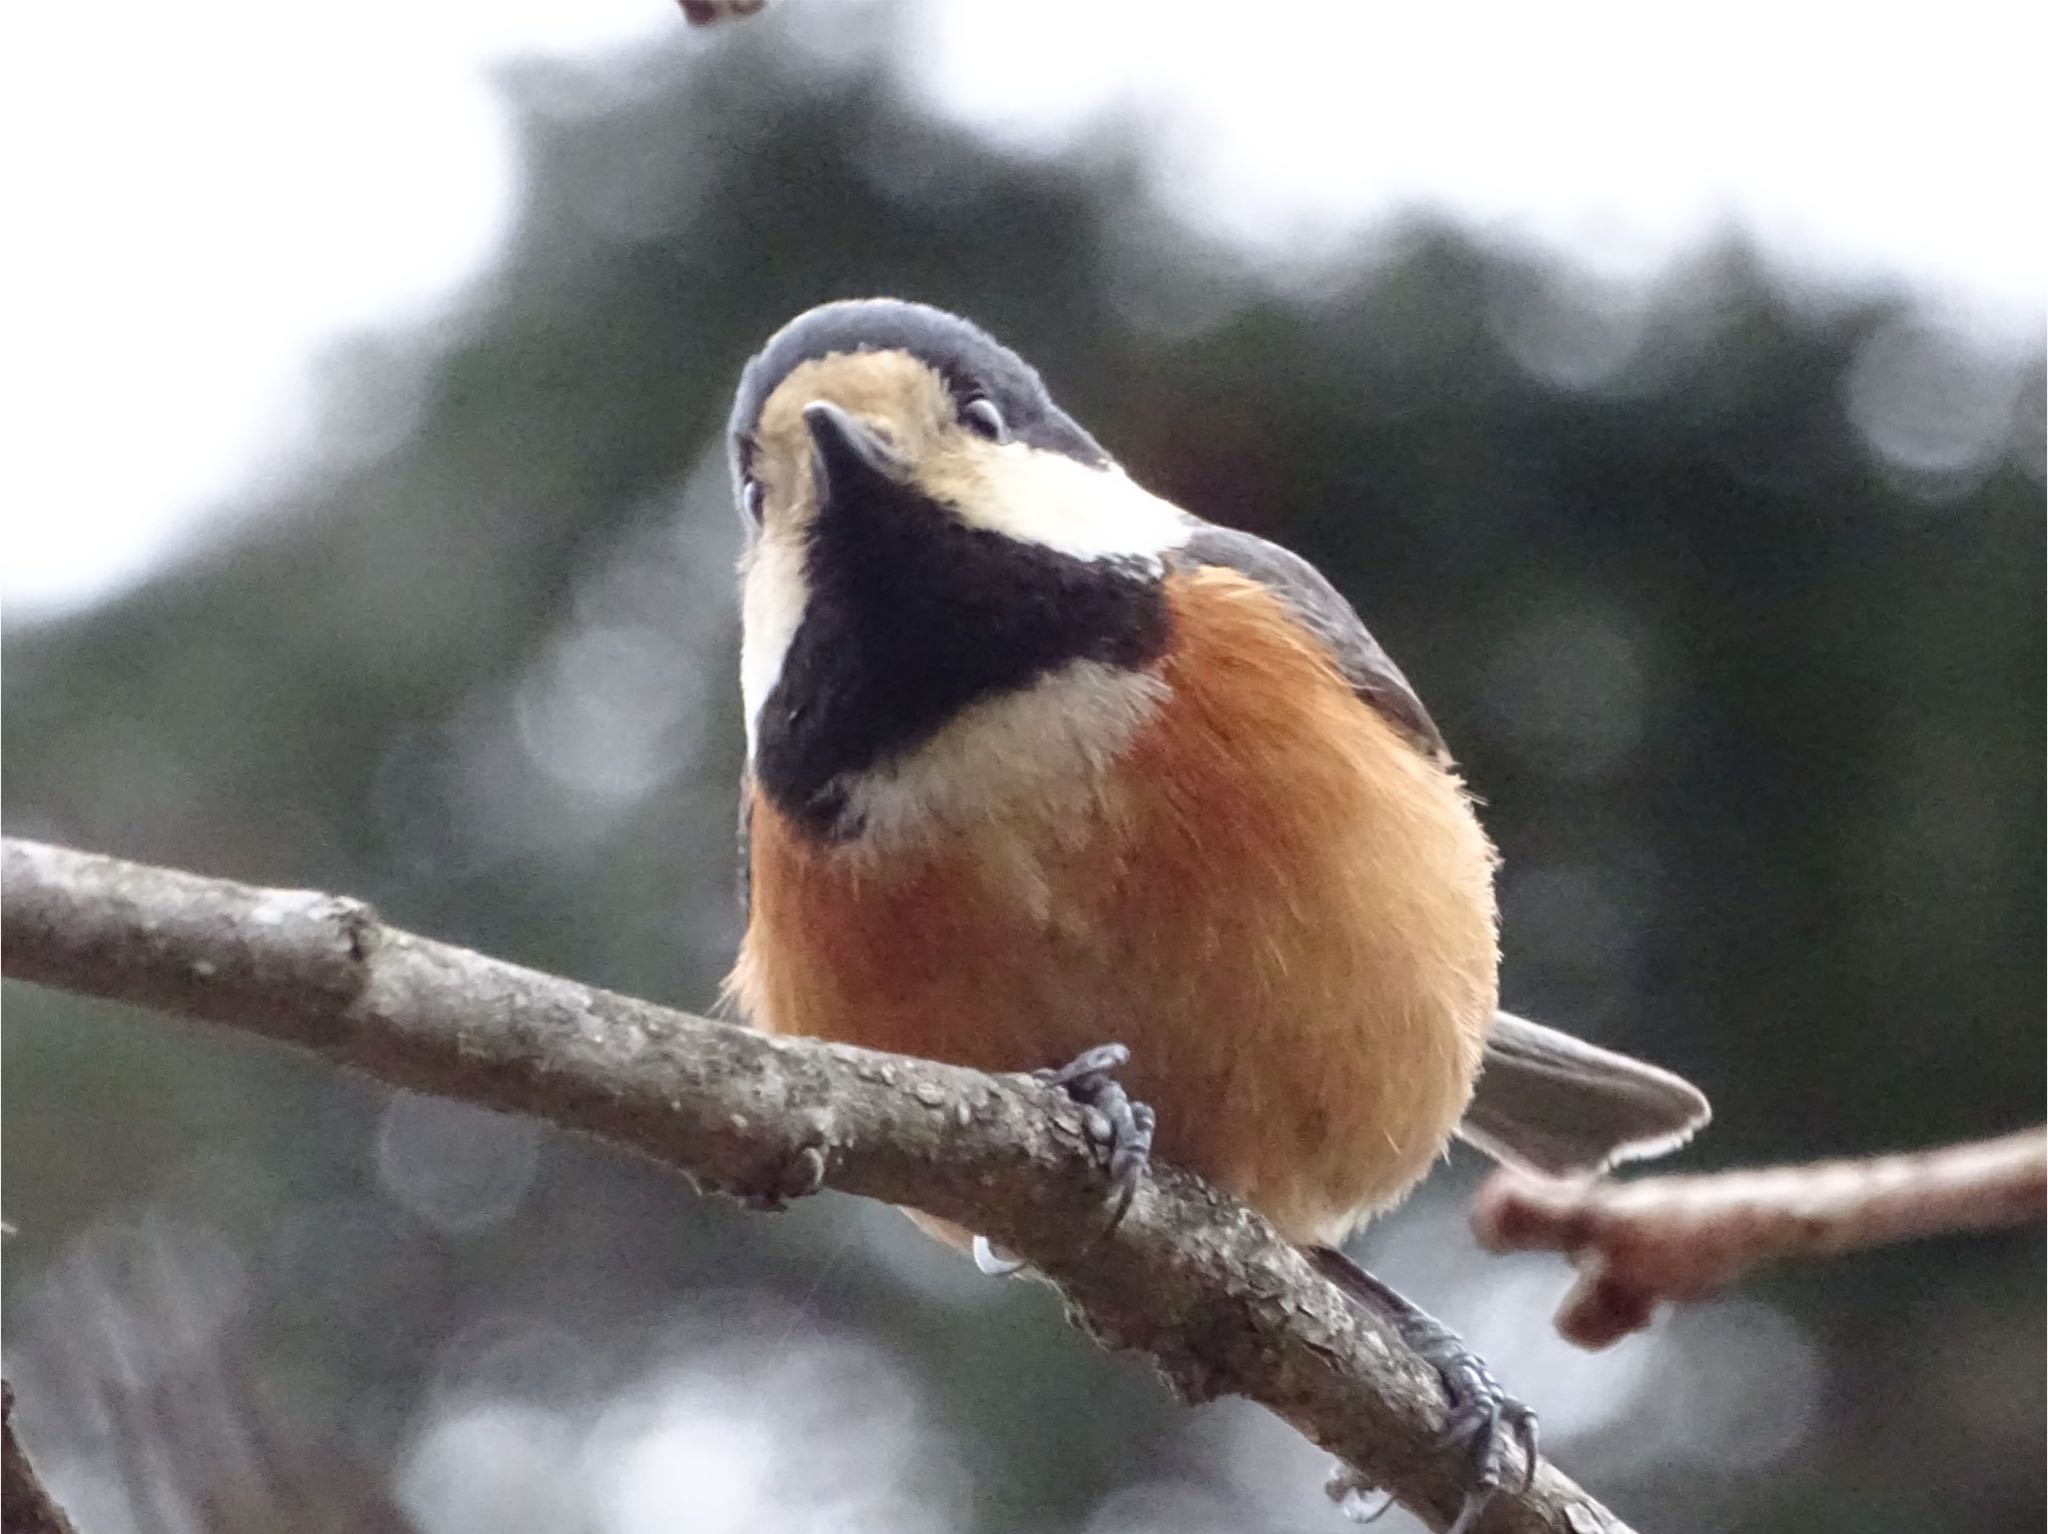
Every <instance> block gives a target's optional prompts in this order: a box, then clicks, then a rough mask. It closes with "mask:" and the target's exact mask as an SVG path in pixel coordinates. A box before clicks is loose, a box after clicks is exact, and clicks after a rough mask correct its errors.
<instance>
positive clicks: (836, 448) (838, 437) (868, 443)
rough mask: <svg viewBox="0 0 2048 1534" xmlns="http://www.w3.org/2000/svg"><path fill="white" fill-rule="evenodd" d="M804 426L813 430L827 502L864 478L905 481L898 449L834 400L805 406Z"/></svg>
mask: <svg viewBox="0 0 2048 1534" xmlns="http://www.w3.org/2000/svg"><path fill="white" fill-rule="evenodd" d="M804 425H805V426H807V427H809V428H810V432H811V448H812V450H813V452H815V453H816V455H817V460H818V473H819V476H820V478H821V479H822V480H823V485H822V486H821V488H822V489H823V491H824V492H825V498H826V499H828V500H829V499H831V497H832V494H833V493H834V492H836V491H843V490H846V489H848V488H849V487H851V486H852V485H854V484H856V483H858V482H859V481H861V480H864V479H866V480H872V479H880V480H884V481H887V482H888V483H890V484H896V483H898V482H900V481H901V480H902V478H903V475H904V471H905V468H906V465H905V464H904V462H903V460H902V458H900V457H899V456H898V455H897V453H896V451H895V449H893V448H891V447H890V446H889V444H888V443H886V442H884V441H883V440H882V438H881V437H880V436H879V435H878V434H877V433H876V432H875V430H874V428H873V427H871V426H868V425H867V424H866V423H864V422H863V421H861V420H860V419H859V418H858V417H857V416H854V415H852V414H849V413H848V412H847V411H845V410H842V409H841V408H840V407H839V406H837V405H835V404H833V403H832V402H831V401H830V400H823V399H820V400H813V401H811V403H810V404H808V405H806V406H804Z"/></svg>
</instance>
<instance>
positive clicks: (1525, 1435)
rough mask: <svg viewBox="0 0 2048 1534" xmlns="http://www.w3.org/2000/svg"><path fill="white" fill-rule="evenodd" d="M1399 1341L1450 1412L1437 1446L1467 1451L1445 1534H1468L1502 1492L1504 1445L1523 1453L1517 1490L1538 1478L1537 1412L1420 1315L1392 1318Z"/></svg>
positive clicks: (1436, 1323)
mask: <svg viewBox="0 0 2048 1534" xmlns="http://www.w3.org/2000/svg"><path fill="white" fill-rule="evenodd" d="M1394 1324H1395V1325H1396V1326H1397V1327H1398V1328H1399V1329H1400V1332H1401V1335H1402V1338H1403V1340H1404V1341H1406V1342H1407V1344H1408V1345H1409V1346H1410V1347H1411V1348H1413V1349H1414V1350H1415V1352H1416V1355H1417V1356H1418V1357H1420V1358H1421V1359H1422V1360H1423V1361H1424V1362H1425V1363H1427V1364H1429V1365H1430V1366H1431V1367H1432V1368H1434V1369H1435V1370H1436V1372H1437V1377H1438V1378H1439V1379H1441V1380H1442V1381H1443V1386H1444V1394H1445V1395H1446V1396H1448V1397H1449V1398H1450V1410H1449V1411H1448V1412H1446V1413H1445V1415H1444V1428H1443V1432H1442V1433H1441V1434H1439V1435H1438V1437H1437V1447H1438V1448H1440V1449H1449V1448H1454V1447H1459V1446H1463V1448H1464V1450H1465V1465H1466V1476H1465V1483H1464V1489H1465V1501H1464V1505H1463V1506H1462V1507H1460V1508H1459V1509H1458V1517H1457V1520H1456V1521H1455V1522H1454V1523H1452V1525H1451V1527H1450V1529H1449V1530H1448V1534H1468V1531H1469V1530H1470V1529H1471V1528H1472V1527H1473V1526H1474V1525H1475V1524H1477V1523H1478V1522H1479V1519H1480V1516H1481V1515H1482V1514H1483V1513H1484V1512H1485V1511H1486V1505H1487V1503H1489V1502H1490V1501H1492V1500H1493V1494H1494V1493H1495V1492H1496V1491H1498V1490H1499V1489H1500V1484H1501V1475H1502V1472H1503V1469H1504V1468H1505V1463H1506V1458H1507V1446H1508V1444H1509V1443H1510V1442H1513V1443H1514V1444H1515V1445H1516V1447H1518V1448H1519V1449H1520V1450H1521V1451H1522V1474H1521V1478H1520V1480H1519V1482H1518V1484H1517V1488H1516V1489H1517V1491H1527V1490H1528V1489H1529V1486H1530V1483H1532V1482H1533V1481H1534V1480H1535V1479H1536V1454H1537V1442H1536V1413H1535V1412H1533V1411H1531V1410H1530V1409H1529V1408H1528V1407H1527V1406H1525V1405H1523V1404H1522V1403H1521V1402H1520V1401H1518V1400H1516V1399H1515V1398H1514V1397H1513V1396H1511V1395H1509V1394H1508V1393H1507V1392H1506V1391H1505V1390H1503V1389H1502V1388H1501V1384H1500V1381H1499V1380H1497V1379H1495V1378H1494V1377H1493V1371H1492V1370H1491V1369H1489V1368H1487V1367H1486V1363H1485V1360H1483V1359H1481V1358H1480V1356H1479V1355H1478V1354H1477V1353H1475V1352H1473V1351H1472V1349H1471V1348H1469V1347H1467V1346H1466V1345H1465V1342H1464V1340H1463V1339H1462V1338H1461V1337H1459V1336H1458V1334H1457V1333H1456V1332H1454V1331H1452V1330H1451V1329H1450V1328H1449V1327H1447V1326H1445V1325H1443V1324H1442V1323H1441V1322H1439V1321H1437V1320H1435V1319H1434V1318H1433V1317H1431V1316H1428V1315H1426V1314H1424V1313H1423V1312H1421V1311H1419V1310H1418V1311H1414V1312H1413V1313H1412V1314H1409V1315H1400V1316H1396V1317H1395V1318H1394Z"/></svg>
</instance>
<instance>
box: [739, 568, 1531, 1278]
mask: <svg viewBox="0 0 2048 1534" xmlns="http://www.w3.org/2000/svg"><path fill="white" fill-rule="evenodd" d="M1167 589H1168V600H1169V605H1170V608H1171V612H1172V617H1173V640H1172V643H1171V645H1170V648H1169V649H1168V651H1167V653H1166V655H1165V657H1164V658H1163V659H1162V660H1161V662H1160V663H1159V679H1160V681H1161V682H1162V683H1163V684H1164V685H1163V687H1162V689H1161V690H1160V696H1159V699H1158V702H1157V704H1156V706H1155V708H1154V709H1153V711H1152V712H1151V714H1150V716H1149V717H1148V718H1145V719H1144V720H1143V722H1142V723H1140V724H1139V725H1138V726H1137V727H1136V728H1135V730H1134V731H1133V732H1132V733H1131V735H1130V738H1129V739H1128V741H1126V742H1124V743H1123V744H1122V746H1121V748H1120V750H1118V751H1117V752H1116V753H1115V754H1114V755H1113V756H1111V757H1110V758H1109V759H1108V760H1107V761H1104V762H1099V763H1096V762H1086V761H1082V760H1079V759H1077V761H1076V763H1075V765H1074V767H1073V769H1072V771H1071V772H1070V773H1068V774H1066V775H1065V776H1063V777H1060V778H1057V779H1052V780H1048V779H1047V778H1046V777H1045V776H1044V775H1043V774H1038V775H1035V776H1034V775H1030V774H1025V775H1024V776H1025V777H1027V778H1028V779H1029V791H1028V792H1023V793H1014V794H1013V793H1011V792H1009V791H1008V790H1007V787H1006V785H1003V784H1000V783H991V784H990V785H989V789H990V792H989V803H990V806H991V807H990V809H989V812H988V813H987V814H986V815H984V816H980V817H969V818H967V819H964V820H961V819H954V820H951V821H948V822H946V823H944V824H934V825H933V826H932V827H931V828H930V830H929V832H928V834H925V835H922V836H918V837H914V838H909V839H906V840H904V841H903V842H902V843H901V844H900V845H897V846H892V847H889V848H882V849H878V848H867V847H863V846H862V844H861V842H860V841H859V840H858V839H856V840H854V841H850V842H844V843H836V844H835V843H829V842H825V841H822V840H818V839H815V838H812V837H809V836H807V835H805V834H804V833H802V832H801V831H799V830H798V829H796V828H795V827H794V826H793V825H792V824H791V823H790V822H789V821H788V820H787V819H786V818H785V817H784V816H783V815H782V814H781V813H779V812H778V811H777V810H776V809H775V808H774V806H773V805H771V804H769V803H767V802H765V801H763V800H761V799H760V798H758V797H757V798H756V800H755V803H754V806H753V838H752V860H753V865H752V890H753V894H752V913H751V920H750V924H749V927H748V931H747V935H746V941H745V944H744V945H743V947H742V950H741V955H740V960H739V964H738V967H737V968H736V969H735V971H734V973H733V976H732V979H731V981H730V982H729V985H730V988H731V990H732V992H733V994H734V995H735V996H736V997H737V998H738V1000H739V1001H740V1003H741V1005H742V1006H743V1008H744V1009H745V1011H746V1012H747V1014H748V1015H749V1016H750V1017H751V1018H752V1020H753V1021H754V1022H755V1023H757V1024H758V1025H760V1026H762V1027H764V1028H767V1029H769V1030H771V1031H775V1032H783V1033H801V1034H812V1035H817V1036H820V1037H824V1038H830V1039H837V1040H842V1041H845V1042H849V1043H855V1044H863V1045H867V1046H870V1047H873V1048H877V1049H887V1050H895V1051H900V1052H903V1053H906V1054H914V1055H924V1056H929V1057H933V1058H937V1059H943V1060H950V1061H955V1062H958V1063H960V1064H964V1065H973V1066H978V1067H981V1068H983V1069H987V1070H994V1071H1013V1070H1029V1069H1032V1068H1034V1067H1037V1066H1043V1065H1055V1064H1060V1063H1063V1062H1064V1061H1066V1060H1068V1059H1070V1058H1072V1057H1073V1056H1075V1055H1077V1054H1079V1053H1080V1052H1081V1051H1082V1050H1083V1049H1086V1048H1088V1047H1090V1046H1092V1045H1095V1044H1099V1043H1103V1042H1105V1041H1107V1040H1112V1039H1114V1040H1120V1041H1121V1042H1123V1043H1125V1044H1128V1045H1129V1046H1130V1048H1131V1057H1132V1058H1131V1064H1130V1065H1129V1067H1128V1068H1127V1069H1125V1070H1124V1071H1123V1072H1121V1073H1120V1078H1121V1079H1122V1080H1123V1082H1124V1083H1125V1085H1126V1086H1127V1087H1128V1088H1129V1089H1130V1091H1131V1093H1132V1095H1133V1096H1134V1097H1136V1098H1138V1099H1139V1100H1141V1101H1145V1102H1149V1103H1150V1104H1152V1106H1153V1107H1154V1108H1155V1109H1156V1110H1157V1112H1158V1115H1159V1126H1158V1138H1157V1142H1156V1152H1157V1154H1158V1155H1159V1156H1160V1157H1161V1158H1162V1159H1164V1160H1167V1161H1172V1162H1175V1163H1178V1164H1180V1165H1183V1166H1186V1167H1188V1168H1190V1169H1191V1170H1193V1171H1196V1172H1198V1173H1200V1174H1202V1175H1203V1176H1205V1177H1208V1178H1209V1179H1211V1180H1212V1181H1214V1182H1216V1183H1217V1184H1219V1185H1220V1186H1222V1187H1225V1188H1228V1189H1230V1190H1231V1191H1233V1192H1235V1193H1238V1194H1240V1195H1242V1196H1243V1197H1244V1198H1246V1199H1247V1200H1249V1201H1250V1202H1251V1203H1252V1204H1253V1205H1255V1206H1256V1207H1257V1208H1259V1209H1260V1210H1261V1211H1262V1212H1264V1213H1265V1214H1266V1215H1267V1216H1268V1217H1269V1218H1270V1219H1272V1220H1273V1221H1274V1223H1275V1224H1276V1225H1278V1226H1279V1228H1280V1229H1281V1231H1282V1232H1283V1233H1284V1234H1286V1235H1287V1236H1288V1237H1289V1238H1291V1239H1293V1240H1295V1241H1299V1242H1304V1243H1311V1242H1323V1241H1334V1240H1338V1239H1341V1238H1342V1236H1343V1234H1344V1233H1345V1232H1346V1231H1347V1230H1348V1229H1349V1228H1350V1227H1351V1226H1352V1225H1353V1224H1354V1223H1356V1221H1357V1220H1358V1219H1360V1218H1362V1217H1364V1216H1365V1215H1367V1214H1370V1213H1371V1212H1373V1211H1374V1210H1376V1209H1380V1208H1384V1207H1386V1206H1387V1205H1389V1204H1391V1203H1393V1202H1394V1201H1396V1200H1397V1199H1398V1198H1400V1196H1401V1195H1402V1194H1404V1193H1405V1192H1407V1190H1408V1189H1409V1188H1410V1187H1411V1186H1412V1185H1413V1184H1414V1183H1415V1182H1416V1181H1417V1180H1418V1179H1419V1178H1420V1177H1421V1176H1422V1175H1423V1174H1424V1173H1425V1172H1426V1171H1427V1170H1428V1168H1429V1166H1430V1163H1431V1162H1432V1161H1433V1160H1434V1158H1435V1157H1436V1155H1437V1154H1438V1153H1439V1151H1440V1150H1441V1149H1442V1148H1443V1146H1444V1144H1445V1142H1446V1140H1447V1139H1448V1138H1449V1136H1450V1134H1451V1131H1452V1129H1453V1127H1454V1126H1455V1125H1456V1123H1457V1121H1458V1119H1459V1116H1460V1115H1461V1114H1462V1113H1463V1111H1464V1108H1465V1104H1466V1101H1467V1099H1468V1098H1469V1097H1470V1095H1471V1090H1472V1083H1473V1079H1474V1076H1475V1075H1476V1073H1477V1071H1478V1068H1479V1060H1480V1054H1481V1051H1482V1049H1483V1046H1484V1043H1485V1039H1486V1033H1487V1029H1488V1026H1489V1023H1490V1019H1491V1017H1492V1014H1493V1009H1494V1002H1495V986H1496V981H1495V975H1496V968H1497V952H1496V939H1495V922H1494V902H1493V867H1494V856H1493V851H1492V848H1491V847H1490V846H1489V844H1488V843H1487V840H1486V837H1485V834H1484V833H1483V832H1482V831H1481V830H1480V828H1479V824H1478V821H1477V819H1476V818H1475V817H1474V815H1473V813H1472V809H1471V806H1470V804H1469V802H1468V800H1467V797H1466V794H1465V792H1464V789H1463V787H1462V785H1461V784H1460V783H1459V781H1458V779H1457V778H1456V777H1455V775H1453V774H1452V773H1451V772H1450V771H1449V770H1448V769H1446V768H1445V767H1443V766H1441V765H1439V764H1438V763H1436V762H1434V761H1431V760H1429V759H1428V758H1426V757H1424V756H1422V755H1421V754H1419V753H1418V752H1417V751H1416V750H1415V749H1414V747H1413V746H1411V745H1410V744H1409V743H1408V742H1407V741H1406V740H1405V739H1404V738H1403V737H1402V736H1401V734H1400V733H1399V732H1398V731H1397V729H1396V728H1395V727H1394V726H1393V725H1391V724H1390V723H1388V721H1387V720H1386V719H1385V718H1383V717H1382V716H1381V715H1380V714H1379V713H1377V712H1376V711H1375V710H1374V709H1373V708H1372V707H1371V706H1369V705H1368V704H1366V703H1363V702H1361V701H1360V700H1359V699H1358V698H1357V697H1356V696H1355V695H1354V694H1353V692H1352V690H1351V688H1350V687H1349V686H1348V685H1347V684H1346V682H1345V681H1344V680H1343V678H1342V677H1341V676H1339V675H1338V674H1337V672H1336V670H1335V668H1334V667H1333V666H1332V664H1331V663H1330V660H1329V658H1328V656H1326V655H1325V654H1324V653H1323V652H1322V651H1321V650H1320V649H1319V648H1318V647H1317V646H1316V644H1315V642H1314V641H1313V639H1312V638H1310V637H1309V636H1308V634H1307V633H1306V632H1305V631H1304V630H1303V629H1302V628H1301V627H1300V626H1299V625H1298V624H1296V623H1295V622H1293V621H1291V620H1290V618H1289V617H1288V615H1287V614H1286V613H1285V611H1284V610H1283V609H1282V608H1281V607H1280V605H1279V603H1278V601H1277V600H1276V599H1275V598H1274V597H1273V595H1272V594H1271V593H1270V592H1268V591H1267V590H1266V589H1265V588H1264V587H1262V586H1260V585H1259V584H1257V583H1256V582H1254V581H1251V580H1248V579H1246V578H1245V577H1243V576H1241V575H1238V574H1236V573H1234V572H1232V571H1228V570H1221V569H1201V570H1197V571H1194V572H1192V573H1177V574H1174V575H1172V576H1170V577H1169V580H1168V588H1167ZM1004 706H1006V705H1005V704H1003V703H1001V702H998V703H995V704H992V705H984V707H993V708H1002V707H1004Z"/></svg>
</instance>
